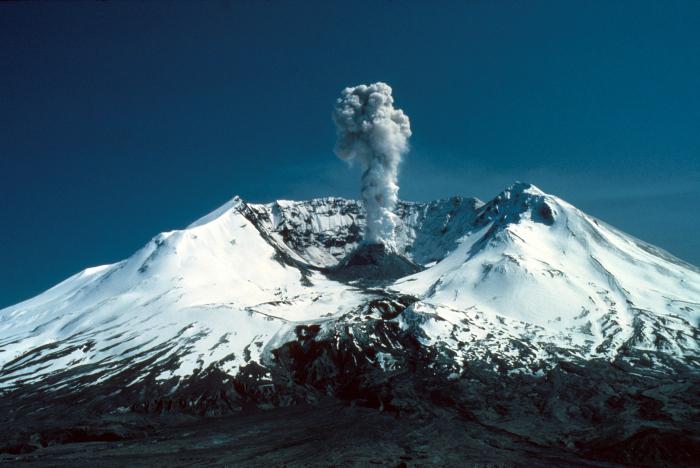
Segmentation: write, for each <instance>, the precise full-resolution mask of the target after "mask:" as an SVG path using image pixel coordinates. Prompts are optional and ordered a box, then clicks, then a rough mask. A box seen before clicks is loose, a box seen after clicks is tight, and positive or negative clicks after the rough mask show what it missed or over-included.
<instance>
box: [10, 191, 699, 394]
mask: <svg viewBox="0 0 700 468" xmlns="http://www.w3.org/2000/svg"><path fill="white" fill-rule="evenodd" d="M397 215H398V217H399V219H400V220H401V224H400V225H399V227H398V229H397V232H396V242H397V248H398V254H399V255H400V257H401V258H402V259H404V260H403V261H405V265H415V266H417V268H416V269H412V270H410V271H406V276H402V277H400V278H399V279H396V280H392V281H389V282H387V281H382V282H377V283H372V282H371V281H369V282H367V281H362V280H363V278H361V277H357V278H352V277H347V275H346V276H345V277H338V275H337V274H334V271H337V270H336V269H335V268H336V267H338V265H342V262H343V261H344V259H346V258H348V256H349V255H351V254H352V252H354V251H355V249H357V248H358V246H359V245H360V241H361V239H362V235H363V232H364V226H365V225H364V221H365V216H364V213H363V209H362V206H361V205H360V204H359V203H358V202H355V201H351V200H344V199H339V198H325V199H316V200H310V201H306V202H293V201H283V200H280V201H277V202H274V203H270V204H264V205H262V204H249V203H246V202H245V201H243V200H242V199H240V198H238V197H236V198H234V199H233V200H231V201H230V202H228V203H226V204H225V205H223V206H222V207H220V208H219V209H217V210H215V211H213V212H212V213H210V214H208V215H207V216H205V217H203V218H201V219H199V220H198V221H196V222H195V223H193V224H191V225H190V226H188V227H187V228H186V229H183V230H177V231H171V232H165V233H161V234H159V235H157V236H156V237H154V238H153V240H152V241H151V242H149V243H148V244H147V245H146V246H144V247H143V248H142V249H141V250H139V251H137V252H136V253H135V254H134V255H133V256H131V257H130V258H128V259H127V260H124V261H122V262H119V263H116V264H113V265H106V266H101V267H95V268H89V269H86V270H84V271H82V272H80V273H78V274H76V275H74V276H72V277H70V278H68V279H67V280H65V281H63V282H62V283H60V284H58V285H57V286H55V287H53V288H51V289H50V290H48V291H46V292H44V293H43V294H40V295H39V296H37V297H35V298H33V299H30V300H28V301H25V302H22V303H20V304H17V305H15V306H12V307H8V308H6V309H3V310H2V311H0V369H1V370H0V385H1V386H2V388H3V389H4V391H5V392H12V391H13V390H15V389H17V388H29V387H28V386H31V388H44V389H46V388H50V389H51V391H58V390H60V389H63V390H64V391H69V390H70V391H76V390H77V389H80V388H83V387H87V386H95V385H100V384H105V385H106V384H110V385H113V386H114V387H115V388H119V389H120V390H119V391H122V390H124V391H127V390H128V389H132V390H134V391H135V390H136V389H139V388H140V386H143V385H145V384H146V383H147V384H148V385H149V386H156V387H158V386H159V385H163V386H164V388H168V389H169V390H168V391H175V390H176V389H178V388H179V387H181V386H182V385H183V384H184V382H189V381H191V380H192V379H193V378H196V377H197V376H201V375H203V374H205V373H207V372H211V371H213V370H216V371H217V372H221V373H222V374H223V375H229V376H231V377H235V376H237V375H240V374H241V373H242V372H243V371H244V370H245V369H250V366H251V365H255V366H259V367H260V369H263V370H262V371H261V374H260V376H258V378H259V379H263V380H264V379H267V381H272V383H273V384H274V376H272V375H271V374H270V372H269V369H270V368H271V367H274V365H275V363H276V362H278V361H276V359H277V356H278V350H279V349H280V348H281V347H283V346H284V345H285V344H287V343H291V342H296V341H299V340H302V339H304V340H308V339H312V340H324V339H330V338H329V337H336V338H337V339H340V338H338V337H342V336H345V337H346V338H347V336H352V340H355V342H356V346H358V347H360V348H362V347H363V346H364V347H365V348H372V352H371V353H367V354H366V359H367V360H368V361H369V362H370V363H371V365H372V366H375V367H377V368H378V369H382V370H385V371H390V370H391V369H393V368H394V367H395V366H396V364H395V359H394V358H393V357H392V356H391V353H390V351H391V349H392V347H395V346H398V345H397V344H396V343H393V342H392V341H391V340H390V339H385V338H386V337H382V336H379V334H378V333H377V330H376V329H374V328H370V327H368V324H369V323H376V321H381V322H382V323H384V322H386V323H387V324H391V325H392V327H394V326H395V329H396V330H399V331H401V333H404V334H406V333H408V334H410V335H411V336H413V337H415V339H417V340H418V342H420V343H421V345H422V346H424V347H426V348H431V349H434V350H436V352H437V353H438V354H440V356H442V357H441V358H440V359H441V361H440V362H441V365H442V366H443V367H445V368H446V369H448V370H449V371H450V373H451V375H459V373H460V372H461V371H462V370H463V369H464V367H465V366H466V365H468V363H469V362H471V361H473V360H481V361H483V362H487V363H491V364H493V365H494V366H496V367H498V368H499V369H501V370H503V371H506V372H511V373H512V372H516V373H529V374H533V375H534V374H537V373H541V372H542V371H544V370H546V369H548V368H550V367H551V366H553V365H555V364H556V363H557V362H560V361H561V360H570V361H571V360H573V361H576V360H588V359H594V358H596V359H597V358H604V359H608V360H613V359H627V360H628V361H629V362H630V363H632V364H635V363H639V362H647V363H652V365H655V366H657V367H658V368H659V369H670V367H668V366H675V365H685V366H691V367H696V366H700V361H698V358H699V357H700V347H699V345H698V320H699V318H700V272H699V271H698V269H697V268H695V267H693V266H691V265H689V264H686V263H684V262H682V261H681V260H678V259H676V258H674V257H672V256H671V255H669V254H668V253H666V252H664V251H662V250H660V249H657V248H655V247H652V246H650V245H648V244H645V243H644V242H642V241H639V240H637V239H635V238H633V237H631V236H629V235H626V234H624V233H622V232H620V231H618V230H616V229H614V228H612V227H610V226H608V225H606V224H605V223H603V222H601V221H599V220H597V219H595V218H593V217H591V216H588V215H586V214H584V213H582V212H581V211H579V210H578V209H576V208H575V207H573V206H571V205H570V204H568V203H566V202H565V201H563V200H561V199H559V198H557V197H555V196H552V195H547V194H545V193H543V192H542V191H540V190H539V189H537V188H536V187H534V186H532V185H528V184H522V183H516V184H514V185H513V186H511V187H509V188H508V189H506V190H505V191H504V192H502V193H501V194H499V195H498V196H497V197H496V198H494V199H493V200H492V201H490V202H488V203H483V202H481V201H479V200H477V199H465V198H461V197H454V198H450V199H446V200H439V201H435V202H431V203H407V202H402V203H399V206H398V208H397ZM402 265H403V263H402ZM417 270H420V271H417ZM360 271H361V270H360ZM365 279H366V278H365ZM304 330H313V333H312V334H311V335H308V333H311V332H307V331H304ZM300 333H301V334H302V335H303V336H302V335H300ZM305 333H307V335H308V336H307V335H304V334H305ZM348 333H349V335H348ZM363 333H364V334H365V335H366V336H364V338H362V337H361V335H362V334H363ZM397 333H398V332H397ZM344 334H345V335H344ZM363 340H364V341H363ZM246 372H248V371H246Z"/></svg>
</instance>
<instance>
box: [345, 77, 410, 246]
mask: <svg viewBox="0 0 700 468" xmlns="http://www.w3.org/2000/svg"><path fill="white" fill-rule="evenodd" d="M333 121H334V122H335V125H336V127H337V129H338V141H337V142H336V145H335V154H337V155H338V157H339V158H341V159H343V160H345V161H358V162H359V163H360V164H361V167H362V170H363V171H364V172H363V174H362V202H363V203H364V205H365V210H366V211H367V230H366V232H365V243H367V244H384V245H385V246H387V247H388V248H390V249H394V248H395V242H394V230H395V228H396V222H397V219H398V218H397V216H396V215H395V214H394V208H395V207H396V202H397V201H398V193H399V186H398V184H397V177H398V168H399V163H400V162H401V158H402V156H403V155H404V154H405V153H406V152H407V151H408V138H409V137H410V136H411V125H410V122H409V120H408V116H407V115H406V114H404V113H403V111H402V110H401V109H395V108H394V98H393V97H392V96H391V87H390V86H389V85H387V84H386V83H381V82H380V83H374V84H371V85H359V86H355V87H352V88H345V89H344V90H343V92H342V94H341V97H340V98H338V100H337V102H336V106H335V110H334V111H333Z"/></svg>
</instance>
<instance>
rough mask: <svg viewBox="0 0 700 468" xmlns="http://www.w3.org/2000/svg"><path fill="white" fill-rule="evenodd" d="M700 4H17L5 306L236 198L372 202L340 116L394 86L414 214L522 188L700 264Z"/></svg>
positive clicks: (9, 55) (10, 60) (5, 120)
mask: <svg viewBox="0 0 700 468" xmlns="http://www.w3.org/2000/svg"><path fill="white" fill-rule="evenodd" d="M699 24H700V2H698V1H675V2H674V1H671V2H660V1H651V2H645V1H639V0H634V1H632V0H630V1H624V2H620V1H608V0H605V1H603V0H600V1H595V0H594V1H588V0H587V1H581V2H562V1H558V0H556V1H551V2H538V1H527V2H520V1H518V2H507V1H503V2H493V1H490V0H488V1H483V2H475V1H471V2H467V1H460V2H454V3H451V2H421V3H415V4H412V3H408V2H381V1H373V2H366V3H363V2H349V1H348V2H340V1H320V2H310V1H295V2H287V1H271V2H263V1H250V2H248V1H240V2H225V1H221V2H211V3H200V2H186V3H175V4H173V3H170V2H169V3H162V4H158V3H105V2H96V3H90V2H80V3H75V4H70V3H64V2H58V3H48V2H40V3H0V220H1V223H2V224H1V225H0V307H2V306H6V305H10V304H12V303H15V302H18V301H19V300H22V299H25V298H28V297H30V296H33V295H35V294H37V293H39V292H40V291H42V290H44V289H46V288H47V287H49V286H51V285H53V284H55V283H56V282H58V281H59V280H62V279H64V278H65V277H67V276H68V275H70V274H73V273H75V272H77V271H79V270H81V269H83V268H85V267H88V266H93V265H98V264H104V263H110V262H114V261H117V260H120V259H122V258H125V257H127V256H129V255H130V254H131V253H132V252H133V251H135V250H136V249H138V248H139V247H141V246H142V245H143V244H145V243H146V242H147V241H148V240H149V239H150V238H151V237H152V236H153V235H155V234H157V233H158V232H160V231H164V230H170V229H175V228H181V227H184V226H185V225H187V224H188V223H189V222H191V221H193V220H194V219H196V218H198V217H199V216H201V215H204V214H205V213H207V212H208V211H210V210H212V209H214V208H216V207H217V206H218V205H219V204H221V203H223V202H225V201H226V200H227V199H229V198H230V197H232V196H233V195H235V194H239V195H241V196H243V197H244V198H246V199H248V200H251V201H269V200H273V199H276V198H309V197H316V196H326V195H340V196H346V197H355V196H356V194H357V190H358V182H357V173H356V171H355V172H353V171H349V170H348V169H347V168H346V167H345V165H344V164H343V163H342V162H340V161H339V160H337V159H336V158H335V157H334V155H333V153H332V148H333V144H334V138H335V135H334V128H333V124H332V122H331V119H330V112H331V109H332V105H333V102H334V100H335V98H336V97H337V96H338V94H339V91H340V90H341V89H342V88H343V87H345V86H348V85H355V84H358V83H363V82H364V83H366V82H372V81H377V80H383V81H386V82H388V83H389V84H391V86H392V87H393V88H394V94H395V97H396V102H397V105H398V106H399V107H401V108H403V109H404V110H405V112H406V113H407V114H408V115H409V116H410V118H411V122H412V128H413V132H414V136H413V138H412V151H411V153H410V154H409V155H408V157H407V158H406V161H405V164H404V166H403V170H402V174H401V178H400V182H401V192H400V195H401V197H402V198H404V199H409V200H428V199H432V198H439V197H446V196H450V195H455V194H460V195H467V196H478V197H480V198H482V199H488V198H491V197H493V196H494V195H496V194H497V193H498V192H499V191H501V190H502V189H503V188H504V187H505V186H506V185H508V184H510V183H512V182H513V181H514V180H516V179H517V180H524V181H529V182H532V183H534V184H536V185H538V186H540V187H541V188H542V189H543V190H545V191H547V192H550V193H554V194H557V195H559V196H561V197H563V198H564V199H566V200H568V201H569V202H571V203H573V204H575V205H577V206H578V207H580V208H582V209H584V210H585V211H587V212H589V213H591V214H593V215H595V216H598V217H600V218H602V219H603V220H605V221H608V222H609V223H611V224H613V225H616V226H618V227H620V228H622V229H623V230H626V231H628V232H630V233H631V234H634V235H636V236H637V237H640V238H642V239H644V240H647V241H649V242H652V243H654V244H657V245H659V246H661V247H663V248H665V249H667V250H669V251H670V252H672V253H674V254H676V255H677V256H679V257H681V258H683V259H685V260H687V261H690V262H692V263H695V264H696V265H697V264H700V235H698V232H699V231H700V209H699V207H700V80H699V76H700V32H699V31H698V25H699Z"/></svg>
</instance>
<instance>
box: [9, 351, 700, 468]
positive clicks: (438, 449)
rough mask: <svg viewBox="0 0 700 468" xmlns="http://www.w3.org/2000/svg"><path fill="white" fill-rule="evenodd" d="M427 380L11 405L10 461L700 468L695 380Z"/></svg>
mask: <svg viewBox="0 0 700 468" xmlns="http://www.w3.org/2000/svg"><path fill="white" fill-rule="evenodd" d="M422 377H423V378H421V372H420V371H418V373H417V374H414V375H410V374H408V373H404V374H398V375H395V376H394V377H393V378H391V379H389V381H384V382H382V383H381V384H380V385H378V386H372V389H373V391H374V392H375V393H374V394H372V393H370V389H368V388H365V389H363V390H362V391H358V389H357V388H355V389H354V390H352V393H353V394H354V396H355V397H356V398H349V397H348V398H345V399H341V398H338V397H324V396H322V395H321V394H320V393H319V392H316V391H314V390H313V388H311V387H307V388H306V389H307V390H308V393H307V394H306V397H307V399H309V400H313V399H314V398H316V401H315V402H313V403H304V402H297V403H293V404H291V405H290V406H287V407H272V406H271V405H269V404H266V403H260V402H257V403H256V402H254V401H253V399H250V398H245V397H242V396H241V395H240V394H238V396H237V397H236V395H235V392H232V393H230V394H228V395H227V394H226V393H225V391H224V390H218V391H216V392H213V393H210V394H207V395H204V394H201V395H199V397H198V400H199V404H196V405H187V404H185V403H182V404H180V405H178V404H172V400H169V401H167V402H166V401H165V400H159V401H155V400H154V401H151V402H150V403H144V404H141V403H139V404H137V405H135V406H134V407H133V408H131V409H121V410H119V411H112V412H110V413H108V414H102V415H97V414H95V415H93V416H90V414H89V413H90V412H89V411H88V412H86V411H83V408H82V407H80V406H79V405H77V406H76V407H75V408H74V410H75V411H74V412H72V411H71V409H70V407H66V406H60V405H59V406H55V407H53V406H52V407H49V409H47V410H45V411H39V412H37V413H36V415H33V414H30V413H27V412H25V411H24V410H22V408H20V411H19V412H18V411H16V410H15V409H12V408H8V407H7V406H5V405H3V412H4V413H5V414H6V415H7V419H6V420H5V421H4V423H3V426H2V429H1V430H0V440H2V442H1V443H0V463H1V464H13V465H15V464H17V465H19V466H212V465H236V466H319V465H320V466H370V465H380V466H464V465H465V464H466V465H475V464H476V465H481V464H489V465H491V464H496V465H499V466H503V465H506V466H511V465H516V466H568V465H578V466H630V465H631V466H700V437H699V434H700V430H699V428H700V418H699V417H698V411H697V409H698V407H699V406H698V400H699V399H700V385H698V384H699V383H700V382H698V381H697V379H695V378H694V377H692V376H691V378H687V377H688V376H685V377H678V376H676V377H673V378H668V377H658V378H657V379H655V380H654V379H651V378H643V379H640V378H639V377H637V376H634V375H629V374H628V373H626V372H624V371H623V370H620V369H615V368H614V367H613V366H603V367H598V368H596V367H595V366H589V367H583V368H578V367H576V366H572V365H566V366H563V367H559V368H557V369H555V370H553V371H551V372H550V373H549V374H548V375H547V376H545V377H544V378H542V379H532V380H528V379H523V380H519V381H518V380H515V379H514V380H510V381H509V380H508V379H506V378H503V376H501V378H500V379H499V380H490V377H489V375H488V374H480V373H478V372H475V373H474V374H472V375H469V376H464V377H462V378H460V379H457V380H453V381H442V382H441V383H440V382H437V381H434V380H433V381H431V379H429V378H426V376H425V375H423V376H422ZM602 377H605V379H604V380H605V381H603V379H602ZM494 379H495V377H494ZM610 382H612V385H611V384H610ZM239 388H240V387H239ZM298 390H299V389H298V388H297V391H298ZM10 401H11V400H9V399H4V401H3V403H5V404H7V403H8V402H10ZM181 401H182V400H181ZM15 403H16V402H15ZM36 403H37V402H36V401H35V402H34V403H33V404H36ZM224 407H226V408H227V409H224ZM187 408H189V410H188V409H187ZM264 408H267V409H264Z"/></svg>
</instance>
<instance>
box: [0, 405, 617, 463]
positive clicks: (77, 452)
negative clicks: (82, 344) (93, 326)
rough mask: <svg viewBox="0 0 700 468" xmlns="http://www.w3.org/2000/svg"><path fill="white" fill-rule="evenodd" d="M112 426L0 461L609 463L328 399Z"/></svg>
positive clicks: (46, 435)
mask: <svg viewBox="0 0 700 468" xmlns="http://www.w3.org/2000/svg"><path fill="white" fill-rule="evenodd" d="M112 419H113V421H112V422H106V421H105V423H104V424H103V425H101V426H99V427H98V426H94V427H87V426H82V427H75V428H73V429H72V430H71V431H66V430H63V431H61V430H56V431H54V432H52V431H51V430H44V431H43V432H42V435H39V434H37V435H35V436H34V438H33V441H32V442H30V443H39V444H41V442H42V439H43V442H44V443H47V444H50V445H47V447H45V448H40V449H38V450H34V451H32V452H31V453H25V454H7V453H5V454H3V455H2V458H0V460H1V461H2V462H4V463H9V462H13V463H18V462H21V465H22V466H57V465H60V466H84V465H92V466H139V465H143V466H154V465H155V466H192V465H195V466H212V465H219V464H221V465H240V466H294V465H302V466H313V465H333V466H356V465H361V466H366V465H381V466H421V465H449V466H460V465H463V464H464V463H465V462H469V463H474V464H481V463H484V464H485V463H496V464H511V463H514V462H516V461H517V462H518V463H520V464H522V465H528V466H552V465H559V464H569V463H577V464H584V465H590V466H609V465H607V464H602V463H596V462H592V461H588V460H584V459H581V458H580V457H578V456H577V455H576V454H575V453H573V452H567V451H563V450H549V449H546V448H543V447H540V446H538V445H537V444H533V443H531V442H528V441H527V440H522V439H521V438H520V437H518V436H516V435H514V434H510V433H508V432H505V431H490V430H488V429H486V428H484V427H483V426H481V425H480V424H478V423H475V422H469V421H465V420H463V419H462V418H459V417H450V416H447V415H445V416H444V417H433V418H420V417H408V418H399V417H396V415H394V414H390V413H387V412H380V411H378V410H377V409H371V408H360V407H350V406H347V405H344V404H341V403H338V402H333V401H326V402H322V403H320V404H318V405H314V406H310V405H300V406H295V407H291V408H279V409H273V410H268V411H263V410H252V411H243V412H241V414H238V415H231V416H226V417H215V418H206V419H201V418H195V417H191V418H186V417H170V418H160V417H153V416H151V417H148V416H146V417H127V418H112ZM86 439H87V440H86ZM91 439H93V440H91ZM95 439H97V440H95ZM81 440H85V441H81ZM402 464H403V465H402Z"/></svg>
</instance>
